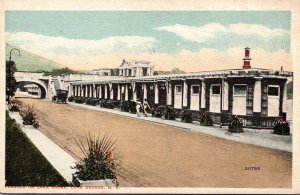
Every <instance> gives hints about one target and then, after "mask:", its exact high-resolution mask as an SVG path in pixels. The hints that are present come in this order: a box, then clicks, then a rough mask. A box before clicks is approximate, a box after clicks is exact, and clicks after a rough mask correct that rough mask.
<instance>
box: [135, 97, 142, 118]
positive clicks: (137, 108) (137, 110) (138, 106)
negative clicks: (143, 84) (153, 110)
mask: <svg viewBox="0 0 300 195" xmlns="http://www.w3.org/2000/svg"><path fill="white" fill-rule="evenodd" d="M135 103H136V106H135V109H136V116H137V117H140V116H141V114H140V108H141V105H142V104H141V102H140V101H139V100H136V102H135Z"/></svg>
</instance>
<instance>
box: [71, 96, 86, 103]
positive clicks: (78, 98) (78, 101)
mask: <svg viewBox="0 0 300 195" xmlns="http://www.w3.org/2000/svg"><path fill="white" fill-rule="evenodd" d="M74 101H75V103H78V104H83V103H85V101H86V98H85V97H74Z"/></svg>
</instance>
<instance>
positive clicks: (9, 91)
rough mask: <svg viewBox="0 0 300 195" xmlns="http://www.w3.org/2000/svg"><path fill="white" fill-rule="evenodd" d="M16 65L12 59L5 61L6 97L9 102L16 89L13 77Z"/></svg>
mask: <svg viewBox="0 0 300 195" xmlns="http://www.w3.org/2000/svg"><path fill="white" fill-rule="evenodd" d="M16 71H17V66H16V64H15V62H14V61H6V98H7V101H8V103H10V98H11V97H12V96H14V95H15V92H16V90H17V81H16V79H15V76H14V74H15V72H16Z"/></svg>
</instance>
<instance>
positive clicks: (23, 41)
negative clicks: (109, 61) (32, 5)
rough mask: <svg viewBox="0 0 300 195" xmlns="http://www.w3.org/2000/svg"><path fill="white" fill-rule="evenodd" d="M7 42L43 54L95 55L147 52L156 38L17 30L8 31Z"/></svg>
mask: <svg viewBox="0 0 300 195" xmlns="http://www.w3.org/2000/svg"><path fill="white" fill-rule="evenodd" d="M6 42H7V43H9V44H11V45H14V46H16V47H20V48H22V49H25V50H28V51H30V52H33V53H36V54H41V53H48V54H58V53H59V54H64V55H74V54H77V55H87V56H89V55H95V54H105V53H113V52H123V51H126V52H132V53H139V52H146V51H148V50H150V49H151V48H152V47H153V44H154V43H155V42H156V40H155V39H154V38H152V37H141V36H113V37H107V38H104V39H100V40H85V39H67V38H65V37H52V36H45V35H40V34H34V33H28V32H17V33H6Z"/></svg>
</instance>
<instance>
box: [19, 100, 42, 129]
mask: <svg viewBox="0 0 300 195" xmlns="http://www.w3.org/2000/svg"><path fill="white" fill-rule="evenodd" d="M20 115H21V117H22V119H23V124H24V125H33V126H34V127H35V128H38V127H39V126H40V123H39V120H38V116H37V111H36V109H35V108H34V106H28V105H23V106H22V108H21V110H20Z"/></svg>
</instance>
